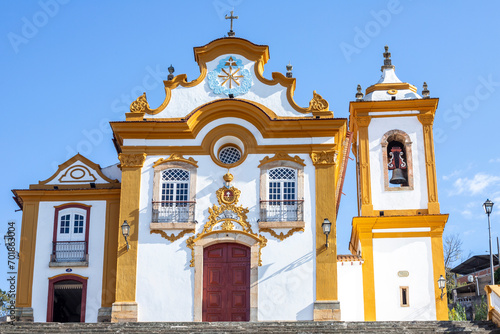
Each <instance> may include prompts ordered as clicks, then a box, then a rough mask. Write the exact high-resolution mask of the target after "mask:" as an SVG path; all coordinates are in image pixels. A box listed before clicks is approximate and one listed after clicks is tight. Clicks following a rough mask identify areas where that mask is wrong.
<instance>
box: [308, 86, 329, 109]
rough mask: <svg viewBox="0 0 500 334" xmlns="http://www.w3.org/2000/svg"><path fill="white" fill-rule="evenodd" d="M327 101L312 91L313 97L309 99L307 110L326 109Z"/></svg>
mask: <svg viewBox="0 0 500 334" xmlns="http://www.w3.org/2000/svg"><path fill="white" fill-rule="evenodd" d="M328 107H329V105H328V101H327V100H325V99H324V98H323V97H322V96H321V95H319V94H318V93H316V91H313V98H312V99H311V101H309V108H307V110H308V111H327V110H328Z"/></svg>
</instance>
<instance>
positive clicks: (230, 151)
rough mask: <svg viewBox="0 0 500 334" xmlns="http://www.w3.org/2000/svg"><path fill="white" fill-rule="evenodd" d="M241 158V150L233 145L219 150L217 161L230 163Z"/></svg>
mask: <svg viewBox="0 0 500 334" xmlns="http://www.w3.org/2000/svg"><path fill="white" fill-rule="evenodd" d="M240 159H241V151H240V150H239V149H237V148H236V147H234V146H226V147H224V148H223V149H221V150H220V151H219V161H220V162H222V163H223V164H226V165H232V164H234V163H236V162H238V161H240Z"/></svg>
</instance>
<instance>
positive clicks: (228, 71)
mask: <svg viewBox="0 0 500 334" xmlns="http://www.w3.org/2000/svg"><path fill="white" fill-rule="evenodd" d="M194 53H195V60H196V61H197V62H198V66H199V68H200V75H199V77H198V78H196V79H195V80H193V81H188V80H187V76H186V75H185V74H181V75H177V76H175V77H173V78H171V79H170V80H166V81H164V85H165V99H164V101H163V102H162V104H161V105H160V106H159V107H157V108H151V107H150V105H149V103H148V101H147V97H146V93H144V94H143V95H141V96H139V97H138V98H137V100H136V101H134V102H132V104H131V106H130V111H131V112H130V113H127V114H126V119H127V120H128V121H143V120H164V119H172V118H183V117H186V115H187V113H188V111H189V110H195V109H196V108H198V107H199V106H201V105H204V104H207V103H210V102H213V101H215V100H219V99H226V98H231V99H233V98H234V99H244V100H248V101H251V102H254V103H258V104H262V105H263V106H265V107H266V108H268V109H270V110H272V111H273V113H275V114H276V115H278V116H280V117H304V115H307V117H312V116H328V117H331V116H333V113H332V112H331V111H330V110H329V109H328V108H329V105H328V102H327V101H326V100H325V99H323V98H322V97H321V95H320V94H317V93H316V92H313V96H312V100H311V102H310V103H309V106H308V107H305V108H302V107H300V106H298V105H297V104H296V103H295V101H294V99H293V95H294V91H295V79H294V78H287V77H286V76H284V75H283V74H282V73H278V72H273V73H272V74H271V76H272V79H266V78H265V77H264V76H263V72H264V65H265V64H266V63H267V61H268V60H269V48H268V47H267V46H265V45H256V44H253V43H251V42H249V41H248V40H245V39H242V38H234V37H230V38H221V39H217V40H214V41H212V42H210V43H209V44H207V45H205V46H201V47H196V48H194Z"/></svg>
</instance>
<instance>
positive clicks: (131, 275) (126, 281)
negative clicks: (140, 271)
mask: <svg viewBox="0 0 500 334" xmlns="http://www.w3.org/2000/svg"><path fill="white" fill-rule="evenodd" d="M118 158H119V159H120V163H121V165H120V167H121V169H122V187H121V200H120V220H119V225H120V226H121V224H122V222H123V221H124V220H126V221H127V222H128V224H129V225H130V235H129V238H128V242H129V246H130V247H129V249H128V250H127V246H126V243H125V239H124V237H123V235H122V233H121V229H120V228H118V229H117V231H115V233H118V250H117V252H118V253H117V266H116V297H115V302H114V303H113V306H112V310H111V322H126V321H137V307H138V305H137V303H136V301H135V293H136V281H137V245H138V237H139V201H140V190H141V187H140V186H141V185H140V183H141V170H142V166H143V164H144V161H145V160H146V154H144V153H143V154H123V153H121V154H120V155H119V156H118Z"/></svg>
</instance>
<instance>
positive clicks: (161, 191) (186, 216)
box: [152, 161, 196, 223]
mask: <svg viewBox="0 0 500 334" xmlns="http://www.w3.org/2000/svg"><path fill="white" fill-rule="evenodd" d="M154 171H155V175H154V187H153V188H154V190H153V191H154V193H153V217H152V222H153V223H190V222H194V208H195V179H196V167H195V166H193V165H191V164H189V163H185V162H182V161H171V162H165V163H163V164H159V165H158V166H155V167H154Z"/></svg>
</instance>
